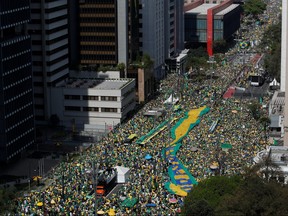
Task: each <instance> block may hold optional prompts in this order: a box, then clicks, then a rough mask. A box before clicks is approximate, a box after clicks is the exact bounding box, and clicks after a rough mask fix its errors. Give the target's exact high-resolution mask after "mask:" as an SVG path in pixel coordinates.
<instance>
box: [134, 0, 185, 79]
mask: <svg viewBox="0 0 288 216" xmlns="http://www.w3.org/2000/svg"><path fill="white" fill-rule="evenodd" d="M140 4H141V10H140V16H141V19H139V26H141V27H140V35H141V38H140V42H141V43H140V45H141V47H140V51H141V52H142V53H143V54H148V55H149V56H150V57H151V58H152V59H153V61H154V75H155V77H156V79H159V78H161V76H162V73H161V71H162V67H163V64H164V62H165V59H167V58H170V57H174V56H176V55H177V53H180V52H181V50H182V49H184V35H183V34H184V32H183V28H184V13H183V7H184V2H183V0H169V1H166V0H155V1H149V0H141V1H140Z"/></svg>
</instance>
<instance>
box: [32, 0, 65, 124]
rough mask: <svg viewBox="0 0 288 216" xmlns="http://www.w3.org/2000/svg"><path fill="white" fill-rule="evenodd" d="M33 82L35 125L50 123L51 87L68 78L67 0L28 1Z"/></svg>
mask: <svg viewBox="0 0 288 216" xmlns="http://www.w3.org/2000/svg"><path fill="white" fill-rule="evenodd" d="M28 29H29V33H30V34H31V38H32V60H33V82H34V102H35V120H36V123H37V124H39V123H43V122H45V121H47V120H49V119H50V116H51V115H52V114H53V113H51V103H53V100H52V98H51V89H50V88H51V87H53V86H55V85H57V84H58V83H60V82H62V81H63V80H64V79H66V78H67V77H68V75H69V55H68V5H67V0H50V1H49V2H47V1H45V0H40V1H39V0H31V22H30V23H29V25H28Z"/></svg>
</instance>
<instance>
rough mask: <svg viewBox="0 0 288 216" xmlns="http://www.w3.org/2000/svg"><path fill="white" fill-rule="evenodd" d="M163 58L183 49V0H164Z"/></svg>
mask: <svg viewBox="0 0 288 216" xmlns="http://www.w3.org/2000/svg"><path fill="white" fill-rule="evenodd" d="M164 5H165V10H164V22H165V47H164V49H165V53H166V55H165V59H167V58H170V57H174V56H175V55H177V53H180V52H181V51H182V50H183V49H184V11H183V7H184V6H183V5H184V0H170V1H164Z"/></svg>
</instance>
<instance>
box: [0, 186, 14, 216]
mask: <svg viewBox="0 0 288 216" xmlns="http://www.w3.org/2000/svg"><path fill="white" fill-rule="evenodd" d="M15 198H16V189H15V187H11V186H10V187H6V188H3V189H0V214H1V215H6V214H8V213H11V212H12V209H13V208H14V203H13V200H14V199H15Z"/></svg>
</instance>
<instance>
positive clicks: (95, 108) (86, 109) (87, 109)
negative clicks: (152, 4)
mask: <svg viewBox="0 0 288 216" xmlns="http://www.w3.org/2000/svg"><path fill="white" fill-rule="evenodd" d="M83 111H86V112H99V108H98V107H83Z"/></svg>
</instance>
